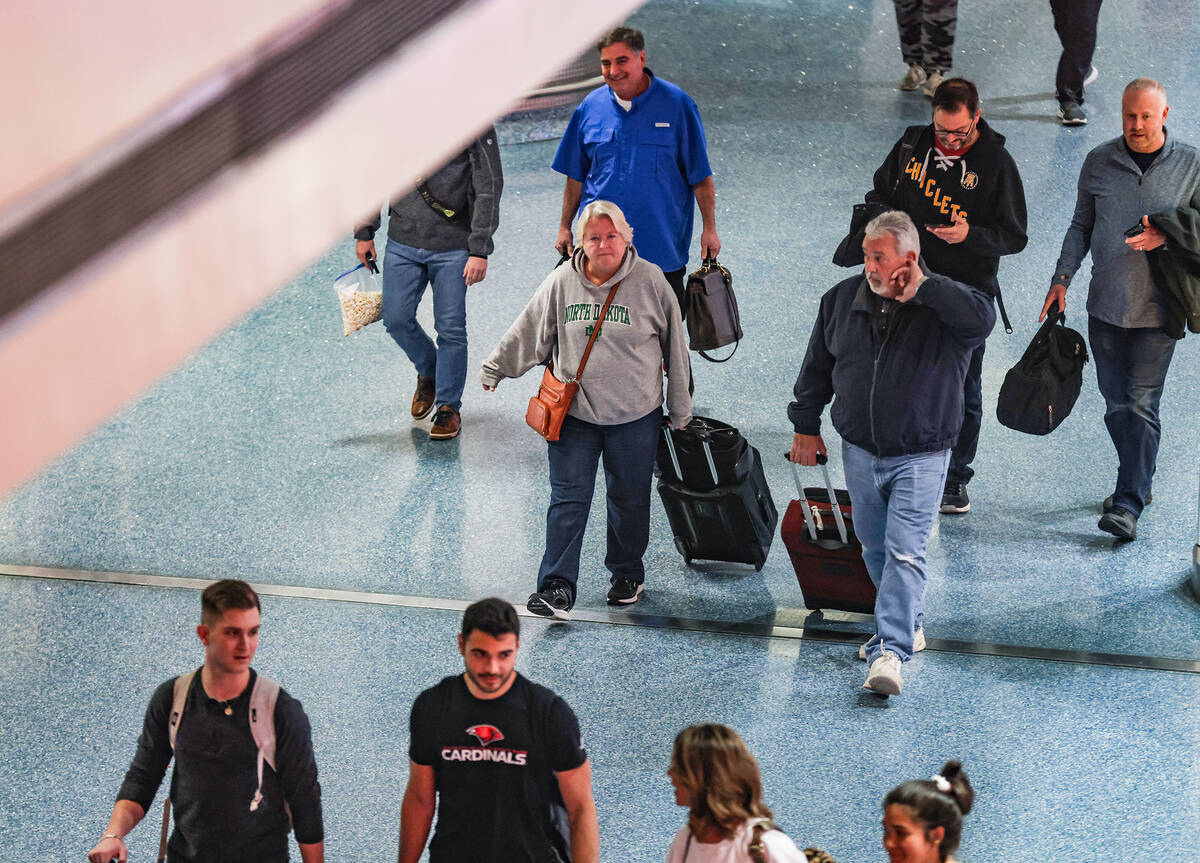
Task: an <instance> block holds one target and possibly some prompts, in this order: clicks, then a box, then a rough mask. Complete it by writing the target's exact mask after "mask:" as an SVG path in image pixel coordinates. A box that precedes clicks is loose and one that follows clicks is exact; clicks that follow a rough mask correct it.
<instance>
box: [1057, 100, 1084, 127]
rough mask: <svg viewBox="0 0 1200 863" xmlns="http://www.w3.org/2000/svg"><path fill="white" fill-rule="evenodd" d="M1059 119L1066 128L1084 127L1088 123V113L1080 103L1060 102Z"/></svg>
mask: <svg viewBox="0 0 1200 863" xmlns="http://www.w3.org/2000/svg"><path fill="white" fill-rule="evenodd" d="M1058 119H1059V120H1061V121H1062V124H1063V125H1064V126H1083V125H1085V124H1086V123H1087V112H1085V111H1084V110H1083V108H1082V106H1080V104H1079V103H1078V102H1059V103H1058Z"/></svg>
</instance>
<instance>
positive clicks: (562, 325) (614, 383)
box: [481, 246, 692, 428]
mask: <svg viewBox="0 0 1200 863" xmlns="http://www.w3.org/2000/svg"><path fill="white" fill-rule="evenodd" d="M614 282H620V283H621V287H620V288H618V289H617V293H616V295H615V296H614V297H613V301H612V305H611V306H610V307H609V310H608V315H607V317H606V319H605V321H604V325H603V327H601V329H600V335H599V336H597V337H596V344H595V346H594V347H593V348H592V352H591V354H590V355H589V356H588V361H587V366H585V367H584V371H583V377H582V378H581V379H580V386H579V392H578V393H577V394H576V395H575V399H574V401H572V402H571V408H570V410H569V411H568V413H569V414H570V415H571V416H573V417H577V418H578V419H581V420H584V421H585V422H590V423H596V424H597V425H617V424H619V423H626V422H632V421H633V420H636V419H641V418H642V417H644V416H646V414H648V413H650V412H651V411H652V410H654V409H655V408H656V407H658V406H660V405H661V404H662V403H663V385H662V377H663V376H662V369H663V361H664V360H666V364H667V369H668V371H667V410H668V411H669V413H670V415H671V422H672V423H673V424H674V425H675V426H676V427H677V428H682V427H683V426H685V425H687V423H688V422H689V421H690V420H691V418H692V398H691V396H690V395H689V394H688V379H689V375H690V369H691V366H690V365H689V357H688V348H687V343H686V342H685V340H684V337H683V322H682V320H681V319H680V315H679V304H678V302H677V301H676V299H675V294H674V292H673V291H672V290H671V286H670V285H669V284H668V283H667V280H666V277H664V276H663V273H662V270H660V269H659V268H658V267H656V266H655V265H654V264H652V263H650V262H649V261H646V260H643V259H642V258H640V257H638V254H637V250H636V249H634V247H633V246H630V247H629V251H628V252H627V253H626V255H625V260H624V261H623V262H622V263H621V266H620V268H619V269H618V270H617V272H616V273H614V274H613V276H612V278H610V279H609V280H608V281H606V282H605V283H604V284H602V285H593V284H592V283H591V282H590V281H588V279H587V277H585V276H584V274H583V251H582V250H577V251H576V252H575V256H574V257H573V258H572V259H571V261H570V262H569V263H565V264H562V265H561V266H559V267H557V268H555V269H554V271H553V272H551V273H550V275H548V276H547V277H546V279H545V281H543V282H542V284H541V286H540V287H539V288H538V289H537V290H536V291H535V292H534V294H533V297H532V298H530V300H529V304H528V305H527V306H526V307H525V310H524V311H523V312H521V314H520V316H519V317H518V318H517V320H516V321H515V322H514V323H513V325H512V326H511V327H509V328H508V332H506V333H505V334H504V335H503V337H501V339H500V344H498V345H497V346H496V349H495V350H494V351H492V354H491V356H489V357H488V358H487V360H485V361H484V363H483V374H482V376H481V377H482V380H483V383H484V384H486V385H487V386H489V387H494V386H496V385H497V384H498V383H499V382H500V381H501V380H503V379H504V378H518V377H520V376H521V375H523V374H525V372H527V371H529V370H530V369H531V368H533V367H534V366H535V365H537V364H538V363H540V362H542V361H543V360H544V359H546V357H547V356H548V355H549V356H551V361H552V363H553V367H554V371H555V375H556V377H558V379H559V380H566V379H567V378H569V377H572V376H573V375H574V374H575V372H576V370H577V369H578V368H579V360H580V358H581V357H582V356H583V351H584V349H585V348H586V347H587V341H588V337H589V336H590V335H591V333H592V328H593V327H594V326H595V324H596V319H597V318H598V317H599V316H600V310H601V309H602V308H603V306H604V300H605V299H606V298H607V297H608V292H609V289H610V288H612V286H613V283H614Z"/></svg>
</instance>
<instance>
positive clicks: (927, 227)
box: [925, 222, 953, 231]
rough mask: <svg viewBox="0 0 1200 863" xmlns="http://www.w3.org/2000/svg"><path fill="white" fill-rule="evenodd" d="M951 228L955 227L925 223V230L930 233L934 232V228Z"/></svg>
mask: <svg viewBox="0 0 1200 863" xmlns="http://www.w3.org/2000/svg"><path fill="white" fill-rule="evenodd" d="M950 227H953V226H952V225H935V224H933V223H932V222H926V223H925V228H926V229H927V230H930V231H932V230H933V229H934V228H950Z"/></svg>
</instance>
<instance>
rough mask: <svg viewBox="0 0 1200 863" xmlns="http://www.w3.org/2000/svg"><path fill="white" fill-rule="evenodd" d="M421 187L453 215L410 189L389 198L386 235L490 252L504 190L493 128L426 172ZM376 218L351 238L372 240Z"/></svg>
mask: <svg viewBox="0 0 1200 863" xmlns="http://www.w3.org/2000/svg"><path fill="white" fill-rule="evenodd" d="M425 188H426V189H427V190H428V191H429V194H430V196H431V197H432V198H433V199H434V200H435V201H437V202H438V203H439V204H443V205H445V206H447V207H449V208H451V209H452V210H454V211H455V212H457V213H458V214H459V215H458V216H457V217H456V218H454V219H447V218H446V217H445V216H443V215H441V214H440V213H438V212H436V211H435V210H434V209H433V207H431V206H430V205H429V204H428V203H427V202H426V201H425V198H424V197H422V195H421V193H420V192H419V191H418V190H416V189H413V190H412V191H411V192H409V193H408V194H407V195H405V196H404V197H402V198H399V199H397V200H395V201H393V202H392V204H391V207H390V208H389V210H388V238H389V239H392V240H395V241H396V242H397V243H403V244H404V245H406V246H412V247H414V248H417V249H427V250H428V251H431V252H450V251H454V250H456V249H466V250H467V251H468V252H469V253H470V254H472V255H474V256H476V257H480V258H486V257H487V256H488V255H490V254H491V253H492V251H493V249H494V248H495V247H494V246H493V244H492V235H493V234H494V233H496V228H497V226H498V225H499V224H500V193H501V191H502V190H503V188H504V173H503V170H502V169H501V167H500V147H499V145H498V144H497V142H496V130H495V129H494V128H489V129H488V130H487V131H486V132H484V133H483V134H482V135H480V136H479V137H478V138H476V139H475V140H474V141H472V142H471V145H470V146H469V147H467V149H465V150H463V151H462V152H461V153H459V154H458V155H457V156H455V157H454V158H453V159H451V160H450V161H449V162H447V163H446V164H445V165H443V166H442V167H441V168H439V169H438V170H437V171H436V172H435V173H434V174H432V175H431V176H429V177H428V178H427V179H426V180H425ZM381 221H382V220H381V219H380V217H379V214H378V213H376V214H375V217H374V219H372V220H371V221H369V222H367V223H365V224H362V225H359V226H358V227H357V228H355V230H354V238H355V239H356V240H371V239H374V237H375V232H376V231H378V230H379V225H380V223H381Z"/></svg>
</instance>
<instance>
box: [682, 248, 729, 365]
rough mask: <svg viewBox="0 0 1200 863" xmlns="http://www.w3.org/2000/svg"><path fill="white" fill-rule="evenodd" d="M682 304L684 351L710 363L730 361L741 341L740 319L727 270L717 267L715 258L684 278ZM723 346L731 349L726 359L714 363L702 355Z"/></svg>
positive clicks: (709, 259) (716, 361)
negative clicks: (728, 346)
mask: <svg viewBox="0 0 1200 863" xmlns="http://www.w3.org/2000/svg"><path fill="white" fill-rule="evenodd" d="M684 302H686V303H687V314H686V315H685V316H684V317H685V319H686V321H687V330H688V347H689V348H691V349H692V350H693V351H698V352H699V354H700V356H702V357H704V359H706V360H708V361H709V362H710V363H723V362H725V361H726V360H728V359H729V357H732V356H733V355H734V354H735V353H736V352H737V346H738V342H740V341H741V339H742V319H741V316H740V315H739V314H738V306H737V298H736V297H735V296H734V295H733V275H732V274H731V273H730V272H729V270H727V269H725V268H724V267H722V266H721V265H720V264H718V263H717V259H716V258H705V259H704V263H703V264H701V265H700V269H698V270H696V272H694V273H692V274H691V275H690V276H688V280H687V289H686V290H685V291H684ZM726 345H733V350H732V351H730V352H729V356H728V357H722V358H721V359H719V360H715V359H713V358H712V357H710V356H709V355H708V354H706V353H705V351H711V350H715V349H716V348H723V347H725V346H726Z"/></svg>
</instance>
